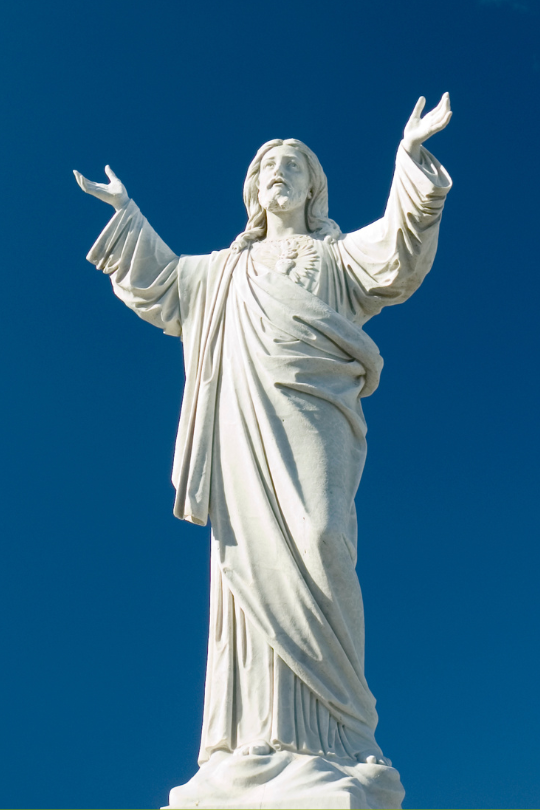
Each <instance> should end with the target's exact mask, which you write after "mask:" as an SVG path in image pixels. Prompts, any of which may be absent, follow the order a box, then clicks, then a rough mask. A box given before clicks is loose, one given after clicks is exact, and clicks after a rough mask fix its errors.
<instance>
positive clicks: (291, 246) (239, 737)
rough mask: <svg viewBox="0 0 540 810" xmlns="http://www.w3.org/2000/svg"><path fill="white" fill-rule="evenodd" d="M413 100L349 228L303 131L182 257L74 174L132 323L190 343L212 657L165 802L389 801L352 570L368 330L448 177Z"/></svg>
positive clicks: (427, 119) (184, 509) (182, 482)
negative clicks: (224, 221)
mask: <svg viewBox="0 0 540 810" xmlns="http://www.w3.org/2000/svg"><path fill="white" fill-rule="evenodd" d="M424 104H425V99H424V98H423V97H421V98H420V99H419V100H418V102H417V104H416V106H415V108H414V111H413V113H412V115H411V118H410V119H409V121H408V123H407V125H406V127H405V130H404V135H403V140H402V141H401V144H400V146H399V149H398V153H397V159H396V168H395V174H394V179H393V183H392V187H391V191H390V196H389V200H388V204H387V207H386V211H385V213H384V216H383V217H382V218H381V219H379V220H378V221H377V222H374V223H373V224H371V225H368V226H367V227H364V228H361V229H360V230H358V231H355V232H353V233H348V234H343V233H342V232H341V231H340V229H339V227H338V225H337V224H336V223H335V222H334V221H333V220H332V219H329V217H328V186H327V179H326V176H325V174H324V172H323V169H322V167H321V164H320V163H319V161H318V159H317V157H316V156H315V154H314V153H313V152H312V151H311V150H310V149H309V148H308V147H307V146H306V145H305V144H304V143H302V142H301V141H298V140H295V139H288V140H272V141H268V142H267V143H265V144H264V145H263V146H262V147H261V148H260V149H259V151H258V152H257V154H256V155H255V157H254V159H253V161H252V163H251V165H250V166H249V169H248V173H247V177H246V180H245V183H244V202H245V205H246V208H247V213H248V221H247V225H246V228H245V230H244V231H243V232H242V233H241V234H240V235H239V236H237V237H236V239H235V240H234V241H233V243H232V245H231V246H230V247H229V248H226V249H225V250H218V251H215V252H213V253H211V254H209V255H203V256H178V255H177V254H175V253H173V251H172V250H171V249H170V248H169V247H168V246H167V245H166V244H165V243H164V242H163V241H162V239H160V237H159V236H158V235H157V233H156V232H155V231H154V229H153V228H152V226H151V225H150V224H149V223H148V221H147V220H146V219H145V217H144V216H143V215H142V214H141V212H140V210H139V208H138V207H137V205H136V204H135V202H134V201H133V200H131V199H130V198H129V196H128V194H127V191H126V189H125V187H124V185H123V184H122V183H121V181H120V180H119V179H118V178H117V177H116V175H115V174H114V173H113V171H112V170H111V169H110V167H108V166H107V167H106V170H105V171H106V173H107V175H108V177H109V180H110V182H109V183H108V184H101V183H93V182H91V181H89V180H87V179H86V178H84V177H83V176H82V175H81V174H79V172H75V176H76V179H77V182H78V183H79V185H80V186H81V188H82V189H83V190H84V191H86V192H87V193H89V194H92V195H94V196H95V197H97V198H98V199H100V200H103V201H104V202H108V203H110V204H111V205H112V206H113V207H114V208H115V210H116V213H115V214H114V216H113V218H112V219H111V221H110V222H109V224H108V225H107V226H106V228H105V230H104V231H103V232H102V234H101V235H100V237H99V238H98V240H97V242H96V243H95V244H94V246H93V247H92V249H91V251H90V253H89V254H88V259H89V260H90V261H91V262H92V263H93V264H95V265H96V266H97V268H98V269H99V270H102V271H103V272H104V273H106V274H108V275H109V276H110V279H111V282H112V286H113V290H114V292H115V294H116V295H117V296H118V298H120V299H121V300H122V301H124V303H125V304H127V306H128V307H130V309H132V310H133V311H134V312H135V313H136V314H137V315H139V317H141V318H143V319H144V320H145V321H148V322H149V323H151V324H153V325H154V326H157V327H159V328H160V329H162V330H163V331H164V332H165V334H167V335H173V336H175V337H180V338H181V339H182V341H183V345H184V362H185V370H186V384H185V392H184V399H183V405H182V413H181V418H180V425H179V429H178V438H177V443H176V454H175V460H174V469H173V482H174V485H175V488H176V500H175V505H174V514H175V515H176V517H178V518H180V519H182V520H188V521H191V522H192V523H196V524H198V525H200V526H204V525H206V523H207V521H208V519H210V522H211V526H212V533H211V596H210V633H209V642H208V665H207V675H206V692H205V703H204V720H203V728H202V741H201V749H200V756H199V765H200V770H199V772H198V773H197V774H196V775H195V776H194V777H193V779H191V780H190V782H188V783H187V784H186V785H183V786H180V787H177V788H174V789H173V790H172V791H171V795H170V805H169V806H170V807H176V808H180V807H199V808H252V807H268V808H279V807H281V808H327V807H328V808H329V807H332V808H338V807H347V808H396V807H401V802H402V799H403V788H402V787H401V782H400V778H399V774H398V772H397V771H396V770H395V769H394V768H393V767H392V765H391V762H390V760H388V759H386V758H385V757H384V756H383V753H382V751H381V749H380V748H379V746H378V744H377V742H376V741H375V727H376V724H377V714H376V711H375V699H374V697H373V695H372V694H371V692H370V690H369V687H368V685H367V683H366V679H365V677H364V615H363V606H362V596H361V591H360V585H359V582H358V578H357V575H356V572H355V564H356V554H357V530H358V525H357V514H356V509H355V501H354V499H355V494H356V492H357V489H358V485H359V483H360V477H361V475H362V470H363V467H364V461H365V457H366V439H365V435H366V423H365V421H364V417H363V413H362V405H361V398H362V397H366V396H369V395H370V394H372V393H373V391H374V390H375V389H376V388H377V385H378V382H379V375H380V372H381V368H382V359H381V357H380V355H379V351H378V349H377V346H376V345H375V344H374V342H373V341H372V340H371V339H370V338H369V337H368V336H367V335H366V333H365V332H364V331H363V325H364V324H365V323H366V321H368V320H369V319H370V318H372V317H373V316H374V315H377V314H378V313H379V312H380V311H381V309H382V308H383V307H385V306H389V305H393V304H399V303H401V302H402V301H405V300H407V298H409V296H410V295H412V293H413V292H414V291H415V290H416V289H417V288H418V287H419V285H420V284H421V283H422V281H423V279H424V277H425V275H426V274H427V273H428V272H429V270H430V268H431V266H432V263H433V260H434V257H435V252H436V248H437V239H438V232H439V224H440V221H441V215H442V209H443V205H444V201H445V197H446V194H447V192H448V190H449V189H450V187H451V180H450V177H449V176H448V174H447V172H446V170H445V169H444V168H443V167H442V166H441V164H440V163H439V162H438V161H437V160H436V158H435V157H433V155H431V154H430V152H428V151H427V150H426V149H425V148H424V147H423V146H422V144H423V142H424V141H426V140H427V139H428V138H430V137H431V136H432V135H434V134H435V133H436V132H439V131H440V130H442V129H443V128H444V127H445V126H446V125H447V123H448V121H449V120H450V117H451V115H452V113H451V111H450V100H449V96H448V93H445V94H444V95H443V97H442V99H441V101H440V102H439V104H438V105H437V107H435V109H433V110H432V111H431V112H429V113H428V114H426V115H425V116H424V117H422V110H423V107H424Z"/></svg>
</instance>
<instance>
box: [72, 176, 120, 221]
mask: <svg viewBox="0 0 540 810" xmlns="http://www.w3.org/2000/svg"><path fill="white" fill-rule="evenodd" d="M73 174H74V175H75V180H76V181H77V183H78V184H79V185H80V187H81V188H82V190H83V191H86V193H87V194H92V195H93V196H94V197H97V198H98V200H103V202H106V203H109V205H112V206H113V208H114V209H115V210H116V211H119V210H120V208H123V207H124V205H125V204H126V203H127V201H128V200H129V197H128V193H127V191H126V188H125V186H124V184H123V183H122V181H121V180H119V179H118V177H117V176H116V175H115V173H114V172H113V170H112V169H111V167H110V166H105V174H106V175H107V177H108V178H109V180H110V183H93V182H92V180H87V179H86V177H83V176H82V174H81V173H80V172H78V171H76V170H75V169H74V170H73Z"/></svg>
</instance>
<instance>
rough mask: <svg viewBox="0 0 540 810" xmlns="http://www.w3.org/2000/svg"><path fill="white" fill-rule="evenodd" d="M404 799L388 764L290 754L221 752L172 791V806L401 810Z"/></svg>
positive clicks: (201, 809)
mask: <svg viewBox="0 0 540 810" xmlns="http://www.w3.org/2000/svg"><path fill="white" fill-rule="evenodd" d="M404 795H405V791H404V790H403V787H402V785H401V781H400V777H399V773H398V772H397V771H396V770H395V768H391V767H388V766H385V765H368V764H363V763H356V762H353V761H352V760H331V759H325V758H323V757H319V756H311V755H309V754H296V753H291V752H288V751H280V752H275V753H273V754H270V755H268V756H239V755H237V754H229V753H227V752H225V751H217V752H216V753H215V754H213V756H212V757H211V759H210V761H209V762H207V763H205V764H204V765H203V766H202V767H201V769H200V770H199V772H198V773H197V774H196V775H195V776H194V777H193V779H190V781H189V782H187V784H185V785H180V786H178V787H175V788H173V789H172V790H171V792H170V796H169V804H168V806H167V807H168V808H169V809H170V810H172V809H173V808H199V810H206V809H207V808H208V809H210V808H212V809H214V810H215V809H216V808H230V809H231V810H248V808H276V809H277V808H282V809H283V810H297V808H298V810H319V808H320V810H341V808H343V809H345V808H346V809H347V810H352V808H357V809H360V808H362V809H364V808H365V809H366V810H368V809H370V810H371V809H373V810H386V808H389V809H390V810H397V809H398V808H400V807H401V802H402V801H403V797H404Z"/></svg>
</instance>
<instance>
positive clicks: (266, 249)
mask: <svg viewBox="0 0 540 810" xmlns="http://www.w3.org/2000/svg"><path fill="white" fill-rule="evenodd" d="M251 252H252V257H253V261H254V262H255V263H258V264H262V265H264V266H265V267H268V268H269V269H270V270H273V271H274V272H276V273H282V274H283V275H286V276H289V278H290V279H291V281H294V282H295V283H296V284H300V286H301V287H304V288H305V289H306V290H309V292H315V291H316V289H317V288H318V286H319V277H320V273H321V256H320V253H319V251H318V250H317V244H316V242H315V240H314V239H312V238H311V237H310V236H293V237H290V238H289V239H276V240H268V239H266V240H265V241H263V242H255V244H254V245H253V247H252V248H251Z"/></svg>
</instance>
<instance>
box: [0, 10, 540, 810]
mask: <svg viewBox="0 0 540 810" xmlns="http://www.w3.org/2000/svg"><path fill="white" fill-rule="evenodd" d="M0 23H1V29H2V33H1V37H2V44H1V48H0V60H1V63H2V69H3V77H4V78H3V83H2V86H3V91H2V95H3V100H2V113H3V114H2V125H1V128H0V139H1V150H0V156H1V161H2V169H1V177H2V202H3V206H4V213H3V215H2V231H3V237H2V248H1V250H2V266H3V270H2V277H3V301H4V303H3V306H2V318H1V329H2V338H1V340H2V353H1V362H2V371H1V375H2V377H1V378H2V382H3V383H4V386H3V393H2V398H1V401H0V403H1V404H0V407H1V417H2V418H1V426H2V458H3V464H2V476H3V479H2V489H1V491H2V496H3V507H2V525H3V529H2V547H1V553H2V560H1V561H0V578H1V580H0V582H1V587H0V599H1V601H2V606H1V608H0V623H1V625H2V630H1V633H2V652H3V660H4V663H3V664H2V668H1V673H0V679H1V690H0V694H1V710H0V711H1V728H2V734H1V747H2V750H1V752H0V770H2V771H4V775H3V776H2V777H1V779H0V785H1V787H0V804H1V806H2V807H5V808H28V807H31V808H74V807H75V808H149V807H159V806H160V805H163V804H165V803H166V801H167V794H168V790H169V789H170V788H171V787H172V786H174V785H176V784H180V783H182V782H184V781H186V780H187V779H188V778H189V777H190V776H191V775H192V774H193V773H194V771H195V768H196V755H197V746H198V740H199V732H200V724H201V717H202V700H203V684H204V669H205V654H206V635H207V614H208V576H209V555H208V545H209V544H208V530H207V529H200V528H196V527H192V526H189V525H187V524H184V523H181V522H179V521H177V520H176V519H174V518H173V516H172V500H173V491H172V486H171V484H170V478H169V476H170V468H171V460H172V451H173V441H174V435H175V430H176V424H177V417H178V410H179V405H180V397H181V391H182V385H183V372H182V356H181V347H180V344H179V342H178V341H177V340H175V339H174V338H170V337H165V336H163V335H162V334H161V333H160V332H159V331H158V330H155V329H153V328H152V327H150V326H149V325H147V324H145V323H143V322H142V321H140V320H138V319H137V318H136V317H135V316H134V315H133V314H132V313H131V312H129V311H128V310H127V309H125V308H124V307H123V306H122V304H121V303H120V302H119V301H118V300H117V299H115V298H114V296H113V295H112V293H111V290H110V285H109V282H108V280H107V279H106V278H104V277H103V276H102V275H101V274H99V273H98V272H96V270H95V269H94V268H93V267H92V266H91V265H89V264H88V263H87V262H86V261H85V255H86V252H87V250H88V249H89V248H90V246H91V245H92V243H93V241H94V240H95V238H96V237H97V235H98V234H99V232H100V230H101V228H102V227H103V226H104V225H105V223H106V222H107V219H108V217H109V214H110V209H108V208H107V207H106V206H105V205H103V204H102V203H100V202H98V201H97V200H94V199H92V198H90V197H87V196H85V195H84V194H83V193H82V192H81V191H80V189H79V188H78V187H77V185H76V184H75V181H74V179H73V175H72V169H74V168H77V169H79V170H80V171H82V172H83V173H84V174H85V175H86V176H88V177H90V178H91V179H94V180H101V179H105V178H104V175H103V167H104V165H105V164H106V163H110V164H111V166H112V167H113V169H114V170H115V171H116V172H117V174H118V175H119V176H120V177H121V178H122V180H123V181H124V182H125V184H126V186H127V188H128V191H129V193H130V195H131V196H132V197H133V198H134V199H135V200H136V201H137V202H138V204H139V205H140V206H141V208H142V210H143V211H144V213H145V214H146V215H147V216H148V218H149V219H150V221H151V222H152V224H153V225H154V227H155V228H156V229H157V230H158V232H159V233H160V234H161V235H162V237H163V238H164V239H165V240H166V241H167V242H168V244H169V245H170V246H171V247H172V248H173V249H174V250H175V251H176V252H178V253H206V252H209V251H210V250H213V249H219V248H222V247H225V246H227V245H228V244H230V242H231V241H232V239H233V238H234V237H235V235H236V234H237V233H238V232H239V231H241V230H242V229H243V227H244V223H245V213H244V210H243V205H242V199H241V190H242V182H243V178H244V174H245V171H246V168H247V165H248V163H249V161H250V160H251V157H252V156H253V154H254V153H255V151H256V149H257V148H258V147H259V146H260V144H261V143H262V142H263V141H266V140H268V139H270V138H274V137H284V138H287V137H296V138H300V139H302V140H303V141H305V142H306V143H307V144H308V145H309V146H311V148H312V149H313V150H314V151H315V152H316V153H317V154H318V156H319V158H320V160H321V162H322V164H323V166H324V168H325V170H326V173H327V175H328V179H329V188H330V215H331V216H332V217H333V218H334V219H335V220H336V221H337V222H338V223H339V224H340V226H341V228H342V230H344V231H347V230H353V229H356V228H359V227H360V226H362V225H364V224H366V223H368V222H370V221H372V220H374V219H376V218H378V217H379V216H380V215H381V213H382V211H383V208H384V204H385V200H386V195H387V193H388V189H389V184H390V181H391V175H392V168H393V160H394V155H395V151H396V148H397V145H398V142H399V140H400V136H401V131H402V129H403V126H404V124H405V122H406V119H407V117H408V115H409V113H410V111H411V109H412V107H413V105H414V103H415V101H416V99H417V98H418V96H419V95H420V94H423V95H425V96H426V97H427V100H428V106H429V107H432V106H433V105H434V104H435V103H436V102H437V101H438V100H439V98H440V95H441V94H442V93H443V91H445V90H448V91H449V92H450V94H451V99H452V105H453V108H454V111H455V112H454V117H453V119H452V121H451V124H450V126H449V128H448V130H446V131H445V132H444V133H442V134H440V135H438V136H436V137H435V138H434V139H433V140H432V141H430V144H429V148H430V149H431V150H432V151H433V152H434V153H435V154H436V155H437V157H439V159H440V160H441V161H442V162H443V163H444V165H445V166H446V167H447V169H448V170H449V172H450V173H451V175H452V177H453V179H454V183H455V186H454V189H453V190H452V192H451V194H450V197H449V199H448V204H447V209H446V211H445V214H444V217H443V223H442V231H441V239H440V244H439V253H438V256H437V259H436V262H435V265H434V268H433V271H432V273H431V274H430V276H429V277H428V278H427V280H426V282H425V284H424V286H423V287H422V288H421V289H420V290H419V292H418V293H417V294H416V295H415V296H414V297H413V298H412V299H411V300H410V301H409V302H408V303H406V304H405V305H403V306H400V307H394V308H390V309H388V310H387V311H385V312H383V314H382V315H380V316H379V317H378V318H376V319H374V320H373V321H372V322H370V324H369V325H368V328H367V331H368V332H369V334H370V335H371V336H372V337H373V338H374V339H375V340H376V341H377V342H378V344H379V346H380V348H381V352H382V354H383V356H384V358H385V362H386V365H385V369H384V371H383V376H382V381H381V386H380V388H379V390H378V391H377V392H376V394H375V395H374V396H373V397H372V398H371V399H369V400H368V401H367V402H366V407H365V410H366V415H367V419H368V425H369V435H368V439H369V453H368V462H367V468H366V472H365V475H364V479H363V481H362V484H361V487H360V493H359V496H358V510H359V523H360V538H359V549H360V552H359V566H358V570H359V576H360V581H361V584H362V588H363V592H364V597H365V603H366V619H367V663H366V671H367V676H368V680H369V683H370V685H371V688H372V690H373V692H374V693H375V695H376V696H377V698H378V708H379V713H380V726H379V733H378V737H379V741H380V743H381V745H382V747H383V749H384V751H385V753H386V754H387V755H388V756H390V757H391V758H392V759H393V761H394V763H395V765H396V767H397V768H398V769H399V771H400V772H401V774H402V778H403V783H404V785H405V788H406V790H407V797H406V801H405V806H406V807H407V808H537V807H539V806H540V766H539V761H540V750H539V749H540V745H539V739H540V737H539V733H538V728H539V721H540V717H539V710H538V709H539V707H538V691H539V690H538V677H539V676H538V673H539V670H540V646H539V622H538V620H539V610H538V604H539V591H540V588H539V575H538V571H539V562H540V560H539V551H538V539H539V537H540V532H539V531H538V511H539V487H538V483H539V482H538V478H539V475H538V458H539V449H540V448H539V446H538V445H539V441H538V439H539V431H538V414H539V398H538V393H539V383H538V377H539V374H538V354H539V345H538V344H539V341H538V322H539V318H538V299H539V295H540V282H539V269H540V268H539V261H538V257H539V249H538V214H539V211H538V186H539V180H540V178H539V160H538V149H539V143H540V142H539V134H538V130H539V124H540V116H539V109H538V102H539V99H540V93H539V79H540V46H539V41H540V37H539V34H540V8H539V4H538V2H533V0H516V1H515V2H496V1H495V0H491V1H490V2H487V1H486V2H480V0H437V2H433V0H431V1H428V0H409V2H402V0H399V2H398V0H394V1H393V2H386V1H385V0H378V2H373V1H372V2H369V3H367V2H363V1H362V0H347V1H346V0H333V2H331V3H326V2H325V3H323V2H318V1H317V0H291V1H290V2H288V3H274V4H270V3H267V4H258V3H255V2H253V0H251V1H250V2H247V1H244V0H231V2H228V3H223V2H217V0H211V1H209V0H199V2H197V3H195V2H189V3H188V2H185V1H184V0H153V1H152V2H147V1H142V0H141V1H139V0H133V1H132V2H127V0H114V1H113V2H111V0H108V2H104V0H92V2H86V3H74V2H72V0H70V1H69V2H67V0H50V2H47V3H45V2H28V1H27V0H16V1H15V0H4V2H3V3H2V7H1V11H0Z"/></svg>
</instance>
